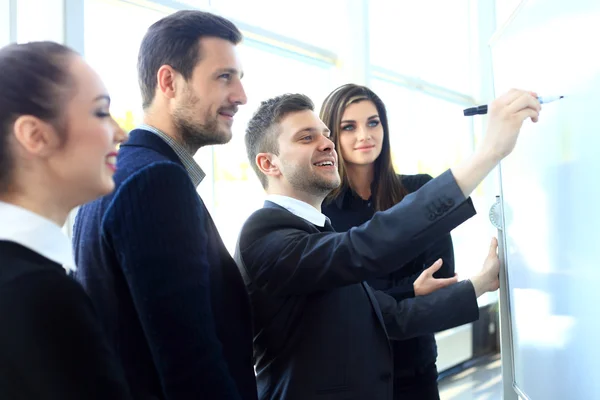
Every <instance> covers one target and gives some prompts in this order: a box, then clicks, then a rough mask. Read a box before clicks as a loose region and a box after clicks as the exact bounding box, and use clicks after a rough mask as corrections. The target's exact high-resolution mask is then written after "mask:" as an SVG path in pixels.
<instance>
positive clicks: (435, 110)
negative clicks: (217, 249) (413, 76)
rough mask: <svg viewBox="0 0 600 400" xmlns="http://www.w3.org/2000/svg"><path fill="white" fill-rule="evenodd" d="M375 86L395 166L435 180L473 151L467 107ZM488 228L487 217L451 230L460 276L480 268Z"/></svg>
mask: <svg viewBox="0 0 600 400" xmlns="http://www.w3.org/2000/svg"><path fill="white" fill-rule="evenodd" d="M372 88H373V90H374V91H375V92H376V93H377V94H378V95H379V96H380V97H381V99H382V100H383V101H384V103H385V105H386V108H387V112H388V117H389V123H390V141H391V147H392V155H393V160H394V166H395V167H396V170H397V171H398V172H399V173H403V174H417V173H427V174H430V175H432V176H433V177H436V176H438V175H439V174H441V173H442V172H444V171H445V170H446V169H448V168H450V167H452V166H455V165H457V164H458V163H459V162H460V161H462V160H464V159H465V158H466V157H468V156H469V155H471V154H472V153H473V149H474V144H473V134H472V121H473V120H472V118H465V117H464V116H463V113H462V110H463V107H462V106H460V105H458V104H454V103H450V102H448V101H445V100H442V99H439V98H436V97H432V96H429V95H427V94H424V93H422V92H417V91H412V90H409V89H406V88H403V87H400V86H397V85H394V84H391V83H389V82H385V81H381V80H378V79H375V80H374V81H373V83H372ZM475 195H477V193H475ZM486 207H487V205H486ZM482 221H483V224H482V223H481V222H482ZM487 228H489V221H487V219H485V220H482V219H477V221H475V219H473V220H471V221H469V222H467V223H465V224H463V225H461V226H460V227H458V228H457V229H455V230H454V231H453V232H452V240H453V242H454V254H455V269H456V272H457V273H458V274H459V276H460V277H461V278H467V277H469V276H472V275H474V274H475V273H477V272H478V271H479V269H480V268H481V265H482V263H483V259H484V257H485V251H486V249H487V248H488V247H487V246H488V243H489V241H487V240H488V238H486V237H483V236H482V235H481V232H487V231H489V229H487ZM482 239H485V240H483V241H482ZM477 246H480V247H477Z"/></svg>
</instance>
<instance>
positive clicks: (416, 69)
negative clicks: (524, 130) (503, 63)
mask: <svg viewBox="0 0 600 400" xmlns="http://www.w3.org/2000/svg"><path fill="white" fill-rule="evenodd" d="M369 4H370V6H369V35H370V38H369V43H370V53H371V64H373V65H375V66H378V67H382V68H385V69H388V70H390V71H394V72H396V73H400V74H404V75H409V76H413V77H416V78H420V79H423V80H425V81H427V82H430V83H433V84H436V85H440V86H444V87H447V88H449V89H452V90H454V91H457V92H461V93H466V94H469V93H470V92H471V83H470V81H469V78H470V76H471V62H470V47H471V46H470V41H471V38H470V28H469V27H470V24H471V19H470V17H469V16H470V7H469V0H455V1H439V0H421V1H411V0H399V1H396V2H391V1H388V0H370V3H369Z"/></svg>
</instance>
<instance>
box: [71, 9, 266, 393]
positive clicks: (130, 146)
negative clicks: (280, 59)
mask: <svg viewBox="0 0 600 400" xmlns="http://www.w3.org/2000/svg"><path fill="white" fill-rule="evenodd" d="M241 39H242V36H241V33H240V32H239V30H238V29H237V28H236V27H235V26H234V25H233V24H232V23H231V22H229V21H227V20H226V19H224V18H221V17H218V16H215V15H212V14H209V13H205V12H200V11H181V12H177V13H174V14H171V15H169V16H168V17H165V18H163V19H161V20H159V21H158V22H156V23H155V24H154V25H152V26H151V27H150V28H149V30H148V32H147V33H146V36H145V37H144V39H143V41H142V45H141V48H140V53H139V58H138V73H139V82H140V87H141V92H142V100H143V107H144V125H142V126H140V127H139V128H138V129H136V130H134V131H132V132H131V134H130V138H129V140H128V141H127V143H125V144H124V145H123V146H122V147H121V150H120V152H119V156H118V161H117V172H116V175H115V183H116V190H115V192H114V194H113V195H110V196H107V197H105V198H103V199H101V200H99V201H95V202H93V203H91V204H88V205H86V206H84V207H83V208H82V209H81V210H80V212H79V214H78V216H77V219H76V223H75V229H74V246H75V257H76V261H77V265H78V266H79V269H78V270H77V273H76V278H77V279H78V280H79V281H80V282H81V283H82V285H83V286H84V288H85V289H86V291H87V293H88V294H89V296H90V297H91V298H92V300H93V302H94V305H95V306H96V309H97V310H98V313H99V315H100V318H101V320H102V322H103V324H104V328H105V329H106V333H107V334H108V337H109V339H110V341H111V343H112V344H113V345H114V347H115V349H116V351H117V353H118V355H119V356H120V359H121V362H122V363H123V365H124V367H125V371H126V374H127V379H128V381H129V384H130V386H131V390H132V392H133V394H134V397H136V398H140V399H169V400H172V399H236V400H239V399H241V400H255V399H256V396H257V393H256V380H255V376H254V369H253V360H252V328H251V317H250V304H249V300H248V294H247V293H246V290H245V288H244V284H243V281H242V278H241V276H240V273H239V271H238V269H237V267H236V265H235V262H234V261H233V259H232V258H231V256H230V255H229V253H228V252H227V250H226V248H225V246H224V245H223V243H222V241H221V238H220V237H219V233H218V232H217V229H216V227H215V225H214V223H213V221H212V219H211V218H210V215H209V213H208V211H207V209H206V207H205V206H204V204H203V202H202V199H201V198H200V197H199V196H198V193H197V192H196V187H197V186H198V185H199V184H200V181H201V180H202V179H203V178H204V173H203V172H202V170H201V169H200V167H199V166H198V164H196V162H195V161H194V158H193V155H194V154H195V153H196V151H197V150H198V149H199V148H200V147H202V146H207V145H213V144H222V143H227V142H229V140H230V139H231V135H232V133H231V127H232V124H233V118H234V115H235V113H236V111H237V109H238V106H240V105H242V104H245V103H246V94H245V92H244V88H243V86H242V83H241V81H240V79H241V77H242V67H241V64H240V60H239V59H238V55H237V47H236V45H237V44H238V43H239V42H240V41H241Z"/></svg>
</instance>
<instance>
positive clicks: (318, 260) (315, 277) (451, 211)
mask: <svg viewBox="0 0 600 400" xmlns="http://www.w3.org/2000/svg"><path fill="white" fill-rule="evenodd" d="M276 211H280V210H275V209H262V210H259V211H257V212H256V213H254V214H253V215H252V216H251V217H250V218H249V219H248V221H246V224H245V225H244V227H243V228H242V233H241V235H240V241H239V252H240V254H241V257H236V258H237V259H238V260H241V264H242V268H243V269H244V270H245V271H246V273H247V275H248V276H249V277H250V280H251V281H252V282H253V284H254V285H256V286H257V287H258V288H260V289H262V290H265V291H267V292H269V293H272V294H282V295H286V294H288V295H293V294H306V293H311V292H316V291H321V290H329V289H332V288H336V287H340V286H344V285H348V284H353V283H358V282H361V281H363V280H366V279H369V278H374V277H377V276H381V275H384V274H386V273H389V272H391V271H393V270H395V269H398V268H400V266H401V265H402V264H404V263H406V262H408V261H410V260H411V259H412V258H414V257H415V256H416V255H418V254H419V253H421V252H422V251H423V250H425V249H426V248H427V247H428V246H429V245H430V244H431V241H432V240H435V239H436V238H439V237H440V236H441V235H443V234H447V233H448V232H450V231H451V230H452V229H454V228H455V227H456V226H458V225H459V224H461V223H462V222H464V221H466V220H467V219H468V218H470V217H472V216H473V215H474V214H475V210H474V208H473V204H472V202H471V201H470V199H465V197H464V195H463V194H462V192H461V190H460V188H459V187H458V185H457V184H456V181H455V180H454V177H453V176H452V174H451V172H450V171H447V172H445V173H444V174H442V175H440V176H439V177H438V178H436V179H434V180H432V181H431V182H429V183H427V184H426V185H424V186H423V187H422V188H421V189H420V190H418V191H417V192H415V193H411V194H410V195H408V196H406V197H405V198H404V200H403V201H402V202H400V203H398V204H396V205H395V206H394V207H392V208H390V209H388V210H386V211H383V212H378V213H375V215H374V216H373V218H372V219H371V220H370V221H368V222H366V223H365V224H363V225H361V226H359V227H354V228H352V229H350V230H349V231H347V232H344V233H333V232H323V233H313V232H311V231H309V230H307V224H306V223H304V222H303V221H302V220H300V219H299V218H296V217H294V218H285V215H286V213H287V214H289V212H287V211H286V210H281V214H280V216H277V215H275V214H277V213H276ZM269 214H271V216H269ZM284 219H285V220H284ZM294 220H297V222H294Z"/></svg>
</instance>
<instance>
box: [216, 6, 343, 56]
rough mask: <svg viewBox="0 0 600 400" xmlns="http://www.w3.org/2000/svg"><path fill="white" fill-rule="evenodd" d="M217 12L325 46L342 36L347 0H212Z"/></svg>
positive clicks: (334, 45)
mask: <svg viewBox="0 0 600 400" xmlns="http://www.w3.org/2000/svg"><path fill="white" fill-rule="evenodd" d="M210 3H211V7H213V8H214V9H215V12H217V13H219V14H222V15H224V16H226V17H230V18H232V19H234V20H236V21H240V22H244V23H247V24H250V25H252V26H255V27H260V28H261V29H265V30H269V31H272V32H275V33H277V34H279V35H283V36H287V37H289V38H292V39H296V40H299V41H301V42H303V43H308V44H311V45H313V46H317V47H320V48H323V49H334V48H335V47H336V43H337V41H338V40H340V39H341V38H340V35H341V31H340V30H339V28H338V27H339V25H340V22H343V19H344V18H345V17H344V15H345V14H344V12H345V11H344V7H347V6H348V5H347V1H346V0H326V1H323V0H304V1H302V2H300V1H297V2H295V1H294V2H290V1H281V0H252V1H248V0H211V2H210Z"/></svg>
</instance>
